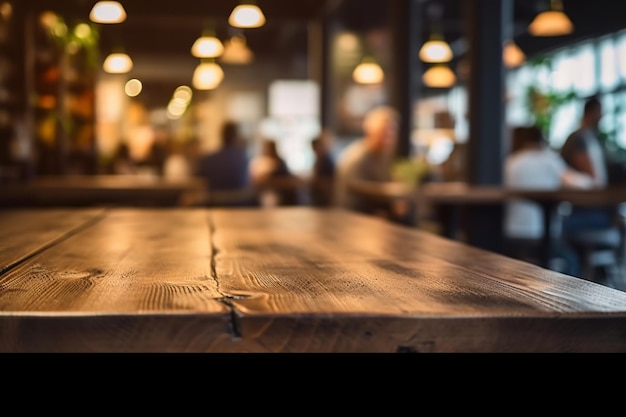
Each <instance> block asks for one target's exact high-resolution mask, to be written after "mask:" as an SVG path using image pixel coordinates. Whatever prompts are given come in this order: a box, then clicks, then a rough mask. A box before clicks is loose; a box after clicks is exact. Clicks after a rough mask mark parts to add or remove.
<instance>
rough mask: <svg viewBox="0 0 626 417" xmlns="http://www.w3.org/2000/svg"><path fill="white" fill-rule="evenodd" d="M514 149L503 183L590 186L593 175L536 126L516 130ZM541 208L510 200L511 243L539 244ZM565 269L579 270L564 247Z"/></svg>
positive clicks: (507, 221)
mask: <svg viewBox="0 0 626 417" xmlns="http://www.w3.org/2000/svg"><path fill="white" fill-rule="evenodd" d="M513 141H514V144H515V146H514V151H513V152H512V153H511V154H510V155H509V156H508V157H507V158H506V160H505V162H504V185H505V186H507V187H511V188H520V189H532V190H550V189H558V188H561V187H574V188H590V187H592V186H593V179H592V178H591V176H589V175H587V174H584V173H580V172H577V171H575V170H573V169H571V168H569V167H568V166H567V164H566V163H565V161H564V160H563V158H561V156H560V155H559V154H558V153H557V152H556V151H554V150H553V149H551V148H550V147H549V146H548V145H547V144H546V142H545V140H544V138H543V135H542V133H541V130H540V129H539V128H538V127H536V126H529V127H517V128H515V129H513ZM543 228H544V225H543V213H542V210H541V207H540V206H539V205H538V204H537V203H535V202H532V201H526V200H522V199H516V200H512V201H510V202H508V203H507V204H506V206H505V213H504V234H505V237H506V238H507V240H508V241H509V243H511V242H514V243H517V245H516V246H518V247H520V246H526V248H535V250H536V247H537V244H538V242H539V241H540V240H541V238H542V237H543V235H544V229H543ZM561 256H562V257H563V258H565V261H566V263H567V264H568V265H567V268H566V270H565V271H563V272H566V273H569V274H571V275H576V274H578V272H579V261H578V259H577V255H576V254H575V252H574V251H573V250H572V249H570V248H568V247H565V246H564V247H563V250H562V253H561Z"/></svg>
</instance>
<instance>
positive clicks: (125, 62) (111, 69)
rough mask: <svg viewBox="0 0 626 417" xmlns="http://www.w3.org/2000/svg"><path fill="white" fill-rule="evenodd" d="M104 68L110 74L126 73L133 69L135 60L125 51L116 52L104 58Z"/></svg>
mask: <svg viewBox="0 0 626 417" xmlns="http://www.w3.org/2000/svg"><path fill="white" fill-rule="evenodd" d="M103 68H104V70H105V71H106V72H108V73H109V74H125V73H127V72H129V71H130V70H131V69H133V61H132V60H131V59H130V57H129V56H128V55H127V54H125V53H123V52H115V53H112V54H111V55H109V56H107V58H106V59H105V60H104V65H103Z"/></svg>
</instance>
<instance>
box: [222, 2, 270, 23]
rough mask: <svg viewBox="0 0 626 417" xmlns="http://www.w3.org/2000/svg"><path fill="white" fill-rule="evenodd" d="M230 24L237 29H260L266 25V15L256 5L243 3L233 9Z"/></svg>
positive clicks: (229, 19)
mask: <svg viewBox="0 0 626 417" xmlns="http://www.w3.org/2000/svg"><path fill="white" fill-rule="evenodd" d="M228 23H229V24H230V25H231V26H233V27H236V28H258V27H261V26H263V25H264V24H265V15H264V14H263V11H261V9H260V8H259V6H257V5H256V4H249V3H243V4H240V5H238V6H236V7H235V8H234V9H233V11H232V12H231V14H230V16H229V17H228Z"/></svg>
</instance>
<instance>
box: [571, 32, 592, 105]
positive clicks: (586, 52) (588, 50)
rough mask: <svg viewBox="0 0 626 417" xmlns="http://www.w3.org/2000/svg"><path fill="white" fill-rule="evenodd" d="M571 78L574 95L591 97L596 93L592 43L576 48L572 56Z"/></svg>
mask: <svg viewBox="0 0 626 417" xmlns="http://www.w3.org/2000/svg"><path fill="white" fill-rule="evenodd" d="M572 55H573V57H574V59H575V61H574V62H572V78H573V85H574V89H575V91H576V93H577V94H578V95H579V96H581V97H586V96H591V95H593V94H595V93H596V91H597V82H596V51H595V49H594V45H593V43H592V42H587V43H585V44H582V45H580V46H579V47H577V48H576V49H575V51H574V53H573V54H572Z"/></svg>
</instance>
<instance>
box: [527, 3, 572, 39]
mask: <svg viewBox="0 0 626 417" xmlns="http://www.w3.org/2000/svg"><path fill="white" fill-rule="evenodd" d="M528 31H529V32H530V34H531V35H533V36H564V35H569V34H571V33H572V32H573V31H574V25H573V23H572V21H571V20H570V19H569V17H568V16H567V15H566V14H565V12H564V11H563V3H562V2H561V0H550V9H549V10H546V11H544V12H542V13H540V14H538V15H537V16H536V17H535V18H534V19H533V21H532V22H530V25H529V26H528Z"/></svg>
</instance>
